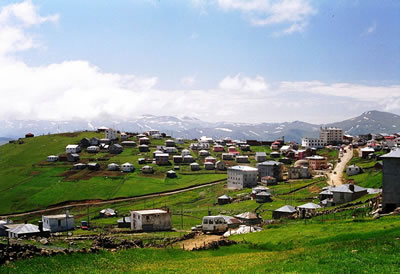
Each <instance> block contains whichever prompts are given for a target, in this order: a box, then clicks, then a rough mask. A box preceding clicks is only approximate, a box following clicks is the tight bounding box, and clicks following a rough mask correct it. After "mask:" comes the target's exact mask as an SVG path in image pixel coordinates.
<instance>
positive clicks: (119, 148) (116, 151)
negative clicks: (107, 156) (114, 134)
mask: <svg viewBox="0 0 400 274" xmlns="http://www.w3.org/2000/svg"><path fill="white" fill-rule="evenodd" d="M122 151H124V148H123V147H122V146H121V145H120V144H113V145H111V146H110V147H109V148H108V152H109V153H111V154H120V153H121V152H122Z"/></svg>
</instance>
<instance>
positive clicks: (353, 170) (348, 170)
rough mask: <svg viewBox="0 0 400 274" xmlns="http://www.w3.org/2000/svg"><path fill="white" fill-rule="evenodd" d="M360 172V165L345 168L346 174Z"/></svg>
mask: <svg viewBox="0 0 400 274" xmlns="http://www.w3.org/2000/svg"><path fill="white" fill-rule="evenodd" d="M361 172H362V169H361V167H359V166H356V165H351V166H348V167H347V168H346V174H347V176H353V175H357V174H360V173H361Z"/></svg>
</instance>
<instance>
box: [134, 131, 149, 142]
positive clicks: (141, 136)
mask: <svg viewBox="0 0 400 274" xmlns="http://www.w3.org/2000/svg"><path fill="white" fill-rule="evenodd" d="M144 137H147V135H145V134H143V133H142V134H138V135H136V140H138V141H139V140H140V139H141V138H144Z"/></svg>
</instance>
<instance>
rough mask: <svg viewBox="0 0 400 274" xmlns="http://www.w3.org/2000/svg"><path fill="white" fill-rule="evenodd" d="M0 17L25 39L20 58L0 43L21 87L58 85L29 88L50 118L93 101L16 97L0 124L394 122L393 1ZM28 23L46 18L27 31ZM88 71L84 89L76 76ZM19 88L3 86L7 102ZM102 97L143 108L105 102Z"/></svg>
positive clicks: (17, 5)
mask: <svg viewBox="0 0 400 274" xmlns="http://www.w3.org/2000/svg"><path fill="white" fill-rule="evenodd" d="M0 9H2V10H3V22H6V23H5V24H3V28H4V25H6V26H9V27H10V28H15V29H17V30H19V31H21V32H23V34H24V37H25V38H24V39H30V40H32V41H33V43H32V44H31V45H29V46H24V47H22V48H21V49H18V50H16V49H15V45H13V44H12V43H11V42H10V41H13V40H12V39H15V37H13V36H7V35H3V36H2V37H3V38H0V45H1V43H3V44H5V45H7V43H10V45H11V46H10V47H9V48H6V49H5V50H3V52H2V53H1V50H0V54H1V55H2V56H3V57H4V58H2V59H5V61H4V62H5V63H4V65H7V66H13V67H15V66H14V65H15V64H19V65H20V69H21V74H20V75H25V77H26V78H28V79H35V78H40V79H48V78H46V77H55V79H58V78H63V79H60V80H59V82H57V83H56V84H49V85H46V86H43V83H42V82H43V81H42V82H41V83H37V82H35V81H34V80H32V81H31V82H30V83H29V87H33V88H31V92H30V94H35V96H31V97H36V98H46V100H45V101H48V104H49V106H48V107H47V109H53V108H54V110H55V109H60V108H65V107H66V106H69V103H68V102H69V100H70V99H71V98H73V96H74V92H76V93H77V94H85V98H86V99H87V100H89V101H90V100H92V101H95V103H93V105H89V106H88V107H89V109H90V110H91V111H83V110H82V108H83V107H82V105H80V104H79V106H77V107H73V108H72V109H71V111H67V110H65V111H62V112H60V113H57V115H54V114H53V113H51V112H48V111H43V110H41V109H40V108H38V107H37V104H36V103H35V102H36V101H35V98H30V96H28V97H29V98H26V96H24V98H14V97H13V98H10V100H11V99H14V100H23V102H22V103H21V106H17V107H13V108H10V107H9V106H4V107H6V110H7V111H6V110H4V111H3V112H0V118H3V119H8V118H9V116H11V115H12V116H13V117H15V116H18V117H21V118H24V117H35V118H37V119H48V118H56V119H69V118H93V119H94V118H96V117H97V116H101V115H108V116H111V117H113V116H114V117H116V118H117V117H120V116H122V117H128V116H131V117H132V116H135V115H140V114H143V112H146V113H149V112H150V113H152V114H167V115H188V116H196V117H197V118H200V119H202V118H203V119H205V120H210V121H212V120H217V121H220V120H226V121H241V122H262V121H284V120H306V121H310V122H331V121H337V120H340V119H344V118H349V117H351V116H353V115H358V114H360V113H361V112H363V111H367V110H371V109H380V110H386V111H392V112H395V113H398V114H399V113H400V88H399V87H400V79H399V77H400V16H399V14H400V2H398V1H369V0H365V1H351V0H346V1H345V0H338V1H327V0H326V1H311V0H310V1H308V0H248V1H246V0H192V1H188V0H187V1H178V0H176V1H172V0H171V1H166V0H131V1H73V0H70V1H59V0H52V1H44V0H40V1H39V0H38V1H35V0H33V1H25V2H21V1H2V2H1V7H0ZM4 10H8V11H9V12H4ZM28 10H29V12H24V11H28ZM21 11H22V12H21ZM32 14H34V15H35V16H37V17H38V18H50V17H49V16H53V17H51V18H50V19H48V20H47V19H46V20H45V19H43V20H36V21H30V22H29V23H26V18H27V17H29V16H32ZM24 16H25V17H24ZM1 18H2V17H1V13H0V22H2V20H1ZM18 22H23V24H21V23H18ZM24 22H25V23H24ZM3 32H4V33H6V34H7V33H8V32H5V30H4V29H3ZM1 34H2V30H1V27H0V35H1ZM1 39H2V40H1ZM16 41H17V42H16V43H23V42H24V41H23V40H21V39H20V40H16ZM21 41H22V42H21ZM14 42H15V41H14ZM14 42H13V43H14ZM82 64H84V65H82ZM75 66H76V67H75ZM54 67H57V69H55V70H54ZM66 72H67V73H66ZM78 72H79V73H78ZM15 73H16V75H15V78H18V70H17V69H16V70H15ZM24 73H27V74H24ZM56 73H61V74H62V76H61V75H60V76H59V77H58V76H54V75H55V74H56ZM65 73H66V74H65ZM85 73H87V76H88V77H87V79H90V80H88V81H86V82H85V80H82V79H80V77H79V75H81V76H82V78H84V77H83V75H85ZM37 74H39V75H40V76H37ZM75 74H79V75H75ZM108 77H110V78H112V79H110V80H109V82H106V83H103V85H102V86H96V84H95V83H96V82H99V80H97V79H105V78H107V79H108ZM113 77H114V78H113ZM126 78H129V80H126ZM13 79H14V78H13ZM44 81H45V80H44ZM127 82H129V83H127ZM22 88H24V87H23V86H21V84H18V85H16V84H13V83H11V81H10V83H6V84H5V85H3V87H2V85H1V84H0V92H2V93H3V94H4V96H6V95H5V94H8V93H9V92H10V90H13V91H15V90H18V89H22ZM114 89H115V90H114ZM43 90H46V92H43ZM96 90H97V92H96ZM99 90H103V91H101V92H100V91H99ZM107 90H113V91H114V92H115V93H114V94H119V96H126V97H127V98H129V99H130V100H131V101H130V102H132V101H135V100H136V98H139V99H137V101H138V102H136V103H133V104H132V105H128V104H127V103H126V105H121V103H119V102H116V103H112V101H113V100H107ZM49 94H53V95H54V97H55V98H54V100H53V101H52V100H50V99H49V97H48V95H49ZM93 94H97V95H93ZM94 96H96V100H93V97H94ZM97 97H100V98H97ZM154 97H157V98H156V99H154ZM159 97H161V98H159ZM162 98H164V100H161V99H162ZM193 100H195V101H196V102H193ZM105 101H107V103H106V104H105V103H104V102H105ZM110 101H111V102H110ZM143 102H149V103H148V105H147V106H146V108H144V107H143ZM216 102H218V111H216V110H215V107H216V106H215V104H216ZM196 103H197V104H196ZM41 104H45V102H43V100H42V101H41ZM54 105H56V106H57V107H54ZM100 105H102V106H100ZM160 109H163V112H160V111H159V110H160Z"/></svg>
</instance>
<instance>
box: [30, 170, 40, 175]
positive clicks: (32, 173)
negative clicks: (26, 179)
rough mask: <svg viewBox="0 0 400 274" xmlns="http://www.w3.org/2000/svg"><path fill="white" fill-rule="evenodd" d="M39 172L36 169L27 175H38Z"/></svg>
mask: <svg viewBox="0 0 400 274" xmlns="http://www.w3.org/2000/svg"><path fill="white" fill-rule="evenodd" d="M40 173H41V172H40V171H39V170H36V171H32V172H31V173H30V174H29V175H30V176H37V175H39V174H40Z"/></svg>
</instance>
